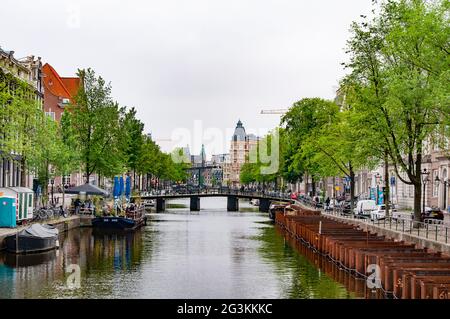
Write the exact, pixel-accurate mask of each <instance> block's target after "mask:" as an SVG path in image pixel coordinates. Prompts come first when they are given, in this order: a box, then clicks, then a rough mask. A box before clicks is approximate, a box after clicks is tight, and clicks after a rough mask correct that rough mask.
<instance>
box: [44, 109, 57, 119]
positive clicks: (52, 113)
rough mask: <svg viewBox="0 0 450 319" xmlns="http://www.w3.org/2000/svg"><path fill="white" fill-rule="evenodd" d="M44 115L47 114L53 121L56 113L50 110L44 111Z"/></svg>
mask: <svg viewBox="0 0 450 319" xmlns="http://www.w3.org/2000/svg"><path fill="white" fill-rule="evenodd" d="M45 115H47V116H49V117H50V118H51V119H52V120H53V121H54V120H55V118H56V113H55V112H52V111H49V112H45Z"/></svg>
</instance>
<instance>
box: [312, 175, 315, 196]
mask: <svg viewBox="0 0 450 319" xmlns="http://www.w3.org/2000/svg"><path fill="white" fill-rule="evenodd" d="M311 191H312V196H313V197H314V196H315V195H316V181H315V180H314V176H311Z"/></svg>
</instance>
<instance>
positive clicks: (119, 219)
mask: <svg viewBox="0 0 450 319" xmlns="http://www.w3.org/2000/svg"><path fill="white" fill-rule="evenodd" d="M146 222H147V217H146V216H145V208H144V206H140V207H133V206H132V207H130V208H128V209H127V210H126V212H125V215H124V216H100V217H95V218H94V219H92V227H94V228H99V229H109V230H125V231H127V230H134V229H136V228H138V227H140V226H142V225H145V224H146Z"/></svg>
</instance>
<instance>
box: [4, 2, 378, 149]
mask: <svg viewBox="0 0 450 319" xmlns="http://www.w3.org/2000/svg"><path fill="white" fill-rule="evenodd" d="M370 7H371V0H340V1H336V0H315V1H311V0H267V1H266V0H145V1H144V0H143V1H138V0H127V1H119V0H95V1H93V0H85V1H81V0H80V1H75V0H71V1H62V0H53V1H51V0H40V1H28V0H2V5H1V11H0V30H2V31H1V37H0V46H1V47H2V48H3V49H5V50H14V51H15V52H16V53H15V56H16V57H17V58H20V57H23V56H26V55H30V54H32V55H35V56H41V57H42V59H43V60H44V62H48V63H50V64H51V65H52V66H53V67H54V68H55V69H56V70H57V72H58V73H59V74H60V75H61V76H74V74H75V72H76V70H77V68H85V67H92V68H93V69H94V70H95V71H96V72H97V73H98V74H100V75H102V76H103V77H104V78H105V79H107V80H108V81H111V83H112V87H113V95H114V98H115V99H116V100H117V101H118V102H119V103H121V104H122V105H127V106H135V107H136V108H137V110H138V115H139V117H140V118H141V119H142V121H143V122H144V123H145V125H146V131H147V132H149V133H150V132H151V133H152V136H153V137H154V139H155V140H157V141H158V143H159V144H160V145H161V146H162V148H163V149H164V150H169V149H170V148H172V147H173V146H174V145H175V144H187V143H189V144H190V146H191V148H193V152H198V151H199V149H200V147H201V144H202V142H203V143H205V144H206V150H207V153H208V155H210V154H211V153H220V152H223V151H226V149H227V143H226V141H227V140H229V139H230V136H229V134H231V133H230V132H232V130H233V128H234V126H235V124H236V122H237V120H238V119H241V120H242V122H243V123H244V126H245V127H246V129H247V130H248V131H253V132H256V133H258V134H262V133H264V132H266V131H267V130H268V129H271V128H273V127H275V126H276V125H277V124H278V122H279V118H280V116H279V115H261V114H260V112H261V110H262V109H280V108H286V107H289V106H290V105H292V103H293V102H295V101H296V100H299V99H301V98H303V97H314V96H319V97H323V98H330V99H331V98H333V97H334V93H335V90H336V88H337V84H338V80H339V78H340V77H342V75H343V74H344V71H343V70H342V66H341V65H340V63H341V62H343V61H345V58H346V57H345V53H344V46H345V41H346V39H347V38H348V36H349V32H348V29H349V25H350V23H351V22H352V21H353V20H357V19H358V18H359V16H360V14H368V13H369V12H370ZM181 137H183V138H181ZM212 137H214V138H212ZM170 139H171V140H172V142H168V140H170Z"/></svg>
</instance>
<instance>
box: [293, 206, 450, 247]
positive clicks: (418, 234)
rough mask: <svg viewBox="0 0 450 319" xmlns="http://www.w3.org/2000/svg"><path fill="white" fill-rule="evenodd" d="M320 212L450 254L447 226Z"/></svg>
mask: <svg viewBox="0 0 450 319" xmlns="http://www.w3.org/2000/svg"><path fill="white" fill-rule="evenodd" d="M296 202H297V204H299V205H301V206H303V207H305V208H307V207H308V206H306V205H305V204H304V203H302V202H299V201H296ZM320 211H321V213H322V214H323V216H326V217H328V218H331V219H334V220H337V221H341V222H344V223H348V224H352V225H355V226H358V227H360V228H362V229H365V230H367V231H370V232H372V233H377V234H379V235H384V236H387V237H389V238H392V239H394V240H403V241H407V242H411V243H414V244H417V245H419V246H421V247H427V248H429V249H432V250H435V251H440V252H442V253H447V254H450V228H449V227H448V226H445V225H434V224H426V227H424V228H414V226H413V221H412V220H410V219H398V220H392V219H389V220H377V221H371V220H370V219H359V218H354V217H353V216H342V215H340V214H339V213H337V212H326V211H325V210H323V209H320Z"/></svg>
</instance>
